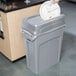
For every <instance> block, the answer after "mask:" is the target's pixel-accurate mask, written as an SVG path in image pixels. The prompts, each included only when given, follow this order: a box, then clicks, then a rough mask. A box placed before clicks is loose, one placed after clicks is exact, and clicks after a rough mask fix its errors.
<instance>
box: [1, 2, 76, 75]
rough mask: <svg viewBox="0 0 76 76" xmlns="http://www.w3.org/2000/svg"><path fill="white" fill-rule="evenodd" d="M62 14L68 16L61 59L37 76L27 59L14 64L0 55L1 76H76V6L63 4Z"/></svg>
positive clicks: (66, 17)
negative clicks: (31, 69)
mask: <svg viewBox="0 0 76 76" xmlns="http://www.w3.org/2000/svg"><path fill="white" fill-rule="evenodd" d="M60 5H61V7H62V12H63V13H64V14H65V15H66V16H65V21H66V24H67V26H66V28H65V31H66V32H67V33H66V32H65V33H64V38H63V45H62V51H61V59H60V62H59V63H58V64H56V65H55V66H53V67H52V68H50V69H48V70H47V71H46V72H44V73H42V74H40V75H35V74H33V73H32V72H31V71H30V70H29V69H28V68H27V66H26V57H24V58H22V59H20V60H18V61H16V62H14V63H12V62H10V61H9V60H8V59H6V58H5V57H4V56H3V55H2V54H0V76H76V47H75V46H76V42H75V41H76V39H75V35H76V32H75V29H76V28H75V27H76V26H75V20H76V14H75V13H76V4H73V3H68V2H62V3H61V4H60Z"/></svg>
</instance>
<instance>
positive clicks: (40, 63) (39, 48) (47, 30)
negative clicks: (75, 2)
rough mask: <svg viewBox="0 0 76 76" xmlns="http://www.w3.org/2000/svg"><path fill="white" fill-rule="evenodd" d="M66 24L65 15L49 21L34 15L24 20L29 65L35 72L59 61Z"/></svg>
mask: <svg viewBox="0 0 76 76" xmlns="http://www.w3.org/2000/svg"><path fill="white" fill-rule="evenodd" d="M64 26H65V22H64V15H60V16H58V17H56V18H53V19H50V20H47V21H43V20H42V19H41V17H40V16H39V15H34V16H31V17H28V18H25V19H24V20H23V21H22V34H23V37H24V41H25V47H26V60H27V67H28V68H29V69H30V70H31V71H32V72H34V73H35V74H39V73H41V72H44V71H46V70H47V69H49V68H50V67H51V66H53V65H55V64H56V63H58V62H59V59H60V52H61V44H62V39H63V30H64Z"/></svg>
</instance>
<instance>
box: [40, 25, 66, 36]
mask: <svg viewBox="0 0 76 76" xmlns="http://www.w3.org/2000/svg"><path fill="white" fill-rule="evenodd" d="M64 26H65V24H64V25H62V26H59V27H56V28H53V29H51V30H49V31H46V32H44V33H42V34H41V35H43V34H46V33H49V32H53V31H55V30H57V29H60V28H62V27H64Z"/></svg>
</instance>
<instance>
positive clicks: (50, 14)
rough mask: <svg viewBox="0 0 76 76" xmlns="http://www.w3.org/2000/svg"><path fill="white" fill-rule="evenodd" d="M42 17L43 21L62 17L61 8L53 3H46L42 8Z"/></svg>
mask: <svg viewBox="0 0 76 76" xmlns="http://www.w3.org/2000/svg"><path fill="white" fill-rule="evenodd" d="M39 12H40V16H41V18H42V19H43V20H49V19H51V18H54V17H57V16H60V13H61V11H60V6H59V5H58V4H57V3H55V4H53V3H52V1H46V2H44V3H43V4H42V5H41V6H40V10H39Z"/></svg>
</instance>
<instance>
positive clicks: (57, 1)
mask: <svg viewBox="0 0 76 76" xmlns="http://www.w3.org/2000/svg"><path fill="white" fill-rule="evenodd" d="M50 1H52V3H59V1H60V0H50Z"/></svg>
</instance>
